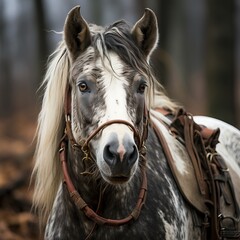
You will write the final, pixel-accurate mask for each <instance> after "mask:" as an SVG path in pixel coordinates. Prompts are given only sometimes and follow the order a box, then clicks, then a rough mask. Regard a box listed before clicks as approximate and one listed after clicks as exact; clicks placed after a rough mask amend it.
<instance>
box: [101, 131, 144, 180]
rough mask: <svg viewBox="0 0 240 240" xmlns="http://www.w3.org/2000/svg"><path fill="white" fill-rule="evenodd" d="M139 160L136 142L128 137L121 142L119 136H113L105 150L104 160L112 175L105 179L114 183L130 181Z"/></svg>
mask: <svg viewBox="0 0 240 240" xmlns="http://www.w3.org/2000/svg"><path fill="white" fill-rule="evenodd" d="M138 158H139V152H138V148H137V146H136V144H135V142H134V141H132V140H131V139H129V138H128V137H127V135H126V136H125V137H124V138H123V140H122V141H121V142H120V141H119V140H118V138H117V134H112V135H111V137H110V139H109V141H108V143H107V144H105V146H104V148H103V160H104V161H105V162H106V163H107V165H108V167H109V168H110V172H111V175H109V176H106V175H105V176H104V177H105V178H107V180H108V181H109V182H114V183H115V182H117V183H118V182H119V183H120V182H126V181H128V180H129V179H130V177H131V175H132V172H133V171H132V170H133V168H134V165H135V164H136V162H137V160H138ZM103 175H104V174H103Z"/></svg>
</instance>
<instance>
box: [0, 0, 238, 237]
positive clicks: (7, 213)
mask: <svg viewBox="0 0 240 240" xmlns="http://www.w3.org/2000/svg"><path fill="white" fill-rule="evenodd" d="M78 4H80V5H81V12H82V15H83V16H84V18H85V19H86V20H87V21H88V22H92V23H96V24H99V25H108V24H110V23H112V22H114V21H116V20H119V19H125V20H126V21H127V22H129V23H130V24H134V23H135V22H136V20H138V19H139V18H140V17H141V16H142V14H143V12H144V8H145V7H149V8H151V9H153V10H154V11H155V13H156V15H157V17H158V21H159V33H160V41H159V47H158V49H157V51H156V52H155V53H154V55H153V59H152V65H153V68H154V70H155V74H156V75H157V76H158V79H159V80H160V82H161V83H162V84H163V85H164V86H165V88H166V90H167V92H168V95H169V96H170V97H171V98H173V99H174V100H176V101H178V102H179V103H181V104H182V105H183V106H185V107H186V109H187V110H188V111H190V112H192V113H193V114H198V115H200V114H204V115H209V116H213V117H216V118H219V119H222V120H224V121H226V122H228V123H230V124H233V125H235V126H236V127H238V128H239V127H240V67H239V66H240V1H238V0H227V1H226V0H205V1H204V0H182V1H179V0H121V1H120V0H119V1H117V0H115V1H114V0H79V1H77V0H21V1H20V0H0V240H13V239H14V240H22V239H25V240H30V239H38V227H37V218H36V216H35V215H34V214H32V213H31V212H30V209H31V198H32V188H31V187H29V180H30V174H31V169H32V165H33V160H32V156H33V152H34V142H33V138H34V132H35V129H36V122H37V114H38V112H39V109H40V104H41V95H42V93H41V92H40V91H38V92H37V89H38V88H39V86H40V84H41V81H42V78H43V75H44V72H45V69H46V61H47V58H48V56H49V54H50V53H51V52H53V50H54V49H55V48H56V46H57V42H59V41H60V40H61V39H62V36H61V34H57V33H56V32H61V31H62V29H63V24H64V21H65V18H66V15H67V13H68V11H69V10H70V9H71V8H72V7H73V6H75V5H78Z"/></svg>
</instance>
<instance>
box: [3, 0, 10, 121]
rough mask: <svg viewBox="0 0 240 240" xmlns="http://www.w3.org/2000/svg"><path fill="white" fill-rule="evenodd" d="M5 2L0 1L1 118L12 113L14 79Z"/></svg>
mask: <svg viewBox="0 0 240 240" xmlns="http://www.w3.org/2000/svg"><path fill="white" fill-rule="evenodd" d="M4 9H5V6H4V1H0V49H1V54H0V70H1V71H0V80H1V81H0V117H9V115H10V114H11V113H12V107H13V106H12V105H13V104H12V97H11V93H12V77H11V69H10V66H11V64H10V56H9V53H8V43H7V39H6V31H7V28H6V21H5V19H4V14H3V13H4Z"/></svg>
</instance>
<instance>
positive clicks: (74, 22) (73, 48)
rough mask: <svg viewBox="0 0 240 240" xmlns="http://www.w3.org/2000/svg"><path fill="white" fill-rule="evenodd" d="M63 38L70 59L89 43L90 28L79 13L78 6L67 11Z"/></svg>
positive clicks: (74, 57)
mask: <svg viewBox="0 0 240 240" xmlns="http://www.w3.org/2000/svg"><path fill="white" fill-rule="evenodd" d="M64 40H65V42H66V45H67V48H68V51H69V52H70V55H71V57H72V59H76V57H77V56H78V55H79V54H80V53H81V52H83V51H84V50H85V49H86V48H87V47H88V46H89V45H90V44H91V34H90V30H89V27H88V24H87V22H86V21H85V20H84V19H83V18H82V16H81V14H80V6H77V7H74V8H73V9H72V10H71V11H70V12H69V13H68V16H67V19H66V21H65V25H64Z"/></svg>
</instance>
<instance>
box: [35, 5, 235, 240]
mask: <svg viewBox="0 0 240 240" xmlns="http://www.w3.org/2000/svg"><path fill="white" fill-rule="evenodd" d="M157 43H158V26H157V19H156V16H155V14H154V13H153V11H152V10H150V9H146V10H145V13H144V15H143V17H142V18H141V19H140V20H138V21H137V22H136V24H135V25H134V26H133V27H132V28H131V27H130V26H129V25H128V24H126V23H125V21H118V22H115V23H114V24H112V25H110V26H109V27H105V28H103V27H99V26H96V25H93V24H88V23H87V22H86V21H85V20H84V19H83V17H82V16H81V15H80V7H79V6H77V7H75V8H74V9H72V10H71V11H70V12H69V14H68V16H67V19H66V22H65V26H64V31H63V40H62V42H61V43H60V44H59V46H58V48H57V49H56V51H55V52H54V53H53V54H52V55H51V61H50V62H49V66H48V69H47V72H46V76H45V79H44V82H43V85H44V86H45V94H44V97H43V103H42V110H41V113H40V115H39V123H38V135H37V136H38V137H37V148H36V154H35V159H36V161H35V167H34V171H33V175H34V176H35V192H34V205H35V206H36V207H37V208H38V209H39V215H40V219H41V222H42V223H43V225H45V224H46V227H45V233H44V237H45V239H64V240H66V239H90V238H91V239H101V240H102V239H126V238H130V239H151V240H152V239H203V238H204V237H205V239H206V238H207V237H208V236H210V235H211V233H210V232H211V231H209V230H204V229H205V228H204V226H203V224H204V218H205V217H206V216H205V215H204V214H202V213H201V212H200V211H198V209H195V208H194V206H192V205H191V204H190V203H189V201H188V200H186V198H185V197H184V196H183V195H184V194H183V193H182V191H181V189H180V188H179V184H177V179H176V178H175V177H174V173H173V172H172V171H171V168H170V165H169V163H168V162H167V156H166V150H165V147H164V146H163V144H162V142H161V141H160V140H159V138H158V134H157V131H160V132H161V134H162V136H163V139H164V142H165V145H167V147H168V149H169V152H170V154H171V155H172V163H173V166H174V168H176V170H177V172H178V174H179V175H180V176H181V177H182V179H187V177H188V176H189V175H195V173H194V169H193V167H192V165H191V164H190V163H191V161H190V160H189V159H190V157H189V154H188V151H187V148H186V144H185V143H184V139H182V138H181V139H180V140H179V138H177V137H176V136H175V135H174V134H172V133H171V131H169V126H170V125H171V123H172V119H173V118H174V117H176V115H177V112H178V110H179V106H178V105H177V104H175V103H174V102H173V101H171V100H170V99H169V98H168V97H167V96H166V95H165V93H164V92H165V91H164V89H163V87H162V86H161V85H160V84H159V82H158V81H157V80H156V79H155V77H154V75H153V73H152V71H151V67H150V65H149V61H150V57H151V54H152V52H153V51H154V49H155V48H156V46H157ZM157 109H162V110H164V111H165V112H167V113H168V114H164V113H163V112H161V111H157ZM168 115H169V116H170V117H169V116H168ZM196 121H197V122H198V123H199V124H204V125H206V126H210V127H211V126H214V128H215V127H219V128H220V129H221V134H220V138H219V139H220V143H219V144H218V145H217V150H218V152H219V153H220V154H222V155H223V156H224V159H225V160H226V164H227V166H228V168H229V171H230V173H231V178H232V182H233V186H234V187H235V190H236V189H237V190H236V191H235V195H234V196H236V201H237V202H238V204H239V202H240V194H239V186H238V185H239V180H240V168H239V166H240V160H239V159H240V157H239V156H240V141H239V140H240V133H239V131H238V130H237V129H235V128H234V127H232V126H229V125H228V124H226V123H223V122H220V121H218V120H215V119H212V118H204V117H201V118H200V117H199V118H196ZM153 126H154V127H153ZM190 165H191V166H190ZM207 204H209V203H207ZM210 204H211V203H210ZM229 204H231V203H229ZM209 217H211V216H209ZM234 217H235V218H234V219H236V222H237V221H239V214H236V216H234ZM205 223H206V222H205ZM207 223H208V222H207ZM205 227H206V226H205ZM210 227H211V226H210ZM203 232H204V233H203ZM209 234H210V235H209Z"/></svg>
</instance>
